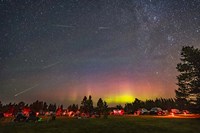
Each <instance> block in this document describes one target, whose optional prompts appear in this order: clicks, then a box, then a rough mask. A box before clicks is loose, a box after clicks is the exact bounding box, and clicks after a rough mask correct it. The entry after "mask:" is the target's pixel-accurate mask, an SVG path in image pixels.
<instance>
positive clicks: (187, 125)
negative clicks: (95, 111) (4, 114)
mask: <svg viewBox="0 0 200 133" xmlns="http://www.w3.org/2000/svg"><path fill="white" fill-rule="evenodd" d="M0 123H1V125H0V132H1V133H40V132H41V133H107V132H109V133H199V132H200V126H199V123H200V119H199V118H190V117H189V118H179V117H165V118H163V117H152V116H109V117H108V119H104V118H85V119H75V118H67V117H57V118H56V120H55V121H49V122H48V121H47V118H43V121H41V122H38V123H33V122H29V123H14V122H12V119H11V118H10V119H8V118H6V119H4V120H1V122H0Z"/></svg>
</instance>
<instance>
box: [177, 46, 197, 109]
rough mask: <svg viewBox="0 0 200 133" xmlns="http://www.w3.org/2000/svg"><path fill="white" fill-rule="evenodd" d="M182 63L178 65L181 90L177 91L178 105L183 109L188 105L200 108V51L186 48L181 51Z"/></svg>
mask: <svg viewBox="0 0 200 133" xmlns="http://www.w3.org/2000/svg"><path fill="white" fill-rule="evenodd" d="M180 60H181V63H178V64H177V67H176V68H177V70H178V72H179V73H180V74H179V75H178V76H177V79H178V83H177V85H178V86H179V88H178V89H177V90H175V93H176V98H177V103H178V104H179V106H180V108H181V109H184V108H186V107H187V105H188V104H194V105H197V107H199V102H198V101H199V99H200V50H199V49H197V48H194V47H190V46H186V47H183V48H182V51H181V58H180Z"/></svg>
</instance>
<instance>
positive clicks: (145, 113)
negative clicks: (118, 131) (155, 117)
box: [135, 108, 149, 115]
mask: <svg viewBox="0 0 200 133" xmlns="http://www.w3.org/2000/svg"><path fill="white" fill-rule="evenodd" d="M135 114H136V115H147V114H149V111H148V110H147V109H145V108H140V109H138V110H137V111H135Z"/></svg>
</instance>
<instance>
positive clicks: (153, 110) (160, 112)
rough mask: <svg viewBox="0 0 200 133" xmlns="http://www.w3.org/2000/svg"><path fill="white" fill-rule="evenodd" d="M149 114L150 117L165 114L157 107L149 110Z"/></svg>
mask: <svg viewBox="0 0 200 133" xmlns="http://www.w3.org/2000/svg"><path fill="white" fill-rule="evenodd" d="M149 114H151V115H164V114H165V113H164V112H163V110H162V109H161V108H159V107H154V108H152V109H151V110H150V112H149Z"/></svg>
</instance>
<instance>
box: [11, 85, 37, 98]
mask: <svg viewBox="0 0 200 133" xmlns="http://www.w3.org/2000/svg"><path fill="white" fill-rule="evenodd" d="M38 85H39V84H36V85H34V86H32V87H30V88H28V89H25V90H23V91H21V92H19V93H17V94H15V95H14V96H15V97H17V96H19V95H21V94H23V93H25V92H27V91H30V90H31V89H33V88H35V87H37V86H38Z"/></svg>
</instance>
